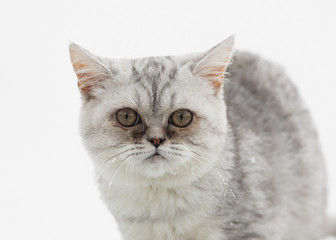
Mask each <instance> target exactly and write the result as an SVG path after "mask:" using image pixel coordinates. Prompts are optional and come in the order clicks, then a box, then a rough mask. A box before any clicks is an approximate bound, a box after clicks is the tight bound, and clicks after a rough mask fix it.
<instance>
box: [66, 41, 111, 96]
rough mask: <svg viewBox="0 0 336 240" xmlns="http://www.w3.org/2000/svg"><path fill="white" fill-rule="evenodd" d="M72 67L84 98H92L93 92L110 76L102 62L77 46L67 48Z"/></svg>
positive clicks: (72, 45) (72, 44)
mask: <svg viewBox="0 0 336 240" xmlns="http://www.w3.org/2000/svg"><path fill="white" fill-rule="evenodd" d="M69 51H70V57H71V62H72V66H73V68H74V71H75V73H76V75H77V78H78V88H79V90H80V92H81V93H82V94H83V95H84V96H85V97H86V98H90V97H93V96H94V90H95V89H98V88H100V87H101V86H102V84H103V82H104V81H105V80H106V79H107V78H110V77H111V76H112V73H111V70H110V69H109V68H108V67H107V66H106V65H105V64H104V63H103V61H102V60H101V59H100V58H99V57H96V56H95V55H93V54H91V53H90V52H88V51H87V50H85V49H84V48H82V47H80V46H78V45H77V44H74V43H71V44H70V46H69Z"/></svg>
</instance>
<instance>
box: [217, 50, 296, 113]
mask: <svg viewBox="0 0 336 240" xmlns="http://www.w3.org/2000/svg"><path fill="white" fill-rule="evenodd" d="M224 85H225V93H226V96H225V97H226V98H227V100H230V99H234V98H237V97H238V98H240V100H242V99H241V98H244V99H245V101H246V100H248V101H252V102H253V101H257V102H265V101H267V102H269V103H273V104H275V105H277V106H278V107H280V108H287V110H289V109H288V108H297V107H299V106H301V104H302V102H301V98H300V96H299V94H298V90H297V88H296V86H295V85H294V84H293V82H292V81H291V80H290V78H289V77H288V75H287V73H286V71H285V69H284V67H282V66H281V65H279V64H277V63H274V62H272V61H269V60H266V59H264V58H263V57H261V56H259V55H257V54H253V53H249V52H245V51H237V52H236V53H235V55H234V57H233V60H232V64H231V65H230V66H229V68H228V81H227V83H226V84H224ZM288 103H290V104H288ZM273 104H271V105H273ZM285 105H286V106H285ZM290 105H291V106H290Z"/></svg>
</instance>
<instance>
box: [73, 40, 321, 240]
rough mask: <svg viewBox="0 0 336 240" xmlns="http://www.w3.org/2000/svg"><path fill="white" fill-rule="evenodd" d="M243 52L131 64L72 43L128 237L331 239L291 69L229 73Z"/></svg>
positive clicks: (102, 167) (109, 194)
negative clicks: (326, 235) (287, 72)
mask: <svg viewBox="0 0 336 240" xmlns="http://www.w3.org/2000/svg"><path fill="white" fill-rule="evenodd" d="M233 45H234V38H233V37H230V38H228V39H226V40H225V41H224V42H222V43H220V44H218V45H217V46H215V47H214V48H212V49H211V50H209V51H207V52H205V53H200V54H189V55H184V56H178V57H172V56H167V57H148V58H143V59H123V60H115V59H107V58H102V57H97V56H94V55H92V54H91V53H89V52H87V51H86V50H84V49H83V48H81V47H79V46H78V45H75V44H71V45H70V55H71V60H72V64H73V67H74V70H75V72H76V74H77V77H78V87H79V90H80V92H81V95H82V98H83V106H82V111H81V134H82V137H83V142H84V144H85V146H86V148H87V150H88V152H89V154H90V156H91V158H92V159H93V161H94V163H95V166H96V170H97V174H98V177H99V187H100V191H101V193H102V195H103V199H104V201H105V203H106V205H107V207H108V208H109V209H110V211H111V212H112V213H113V215H114V216H115V218H116V220H117V222H118V225H119V229H120V231H121V232H122V235H123V239H125V240H176V239H179V240H242V239H248V240H252V239H272V240H277V239H279V240H280V239H285V240H309V239H318V238H319V237H321V236H322V235H323V228H324V221H325V173H324V162H323V159H322V156H321V153H320V149H319V143H318V141H317V134H316V131H315V128H314V126H313V124H312V121H311V118H310V116H309V112H308V110H307V109H306V107H305V106H304V104H303V103H302V101H301V98H300V96H299V95H298V92H297V90H296V88H295V87H294V86H293V84H292V83H291V82H290V81H289V79H288V77H287V76H286V75H285V74H284V71H283V69H281V68H280V67H278V66H276V65H274V64H271V63H269V62H267V61H265V60H262V59H260V58H259V57H257V56H255V55H252V54H249V53H245V52H237V53H236V54H235V56H234V57H233V60H232V64H231V65H230V66H229V64H230V62H231V56H232V52H233ZM226 72H227V73H228V74H227V75H228V76H229V81H225V83H224V75H225V73H226Z"/></svg>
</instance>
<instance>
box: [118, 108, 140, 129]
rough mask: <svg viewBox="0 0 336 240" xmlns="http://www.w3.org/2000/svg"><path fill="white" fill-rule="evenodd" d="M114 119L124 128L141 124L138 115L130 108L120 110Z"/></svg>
mask: <svg viewBox="0 0 336 240" xmlns="http://www.w3.org/2000/svg"><path fill="white" fill-rule="evenodd" d="M116 117H117V121H118V122H119V123H120V124H121V125H122V126H124V127H133V126H135V125H137V124H138V123H140V122H141V118H140V116H139V114H138V113H137V112H136V111H134V110H132V109H130V108H124V109H120V110H119V111H118V112H117V114H116Z"/></svg>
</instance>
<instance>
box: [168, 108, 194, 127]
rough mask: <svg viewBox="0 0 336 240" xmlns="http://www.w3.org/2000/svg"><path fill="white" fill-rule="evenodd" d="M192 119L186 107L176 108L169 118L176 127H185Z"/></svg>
mask: <svg viewBox="0 0 336 240" xmlns="http://www.w3.org/2000/svg"><path fill="white" fill-rule="evenodd" d="M192 119H193V115H192V113H191V112H190V111H189V110H187V109H179V110H176V111H175V112H174V113H173V114H172V115H171V116H170V118H169V122H170V123H171V124H173V125H175V126H176V127H180V128H183V127H186V126H188V125H189V124H190V123H191V120H192Z"/></svg>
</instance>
